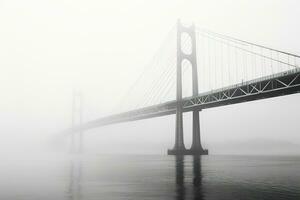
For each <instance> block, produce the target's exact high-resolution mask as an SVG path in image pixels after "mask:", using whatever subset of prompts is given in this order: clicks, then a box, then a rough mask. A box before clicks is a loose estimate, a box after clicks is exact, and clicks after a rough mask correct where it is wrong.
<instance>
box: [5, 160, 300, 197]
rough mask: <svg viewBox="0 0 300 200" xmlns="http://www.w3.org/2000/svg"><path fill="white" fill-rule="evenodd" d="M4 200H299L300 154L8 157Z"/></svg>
mask: <svg viewBox="0 0 300 200" xmlns="http://www.w3.org/2000/svg"><path fill="white" fill-rule="evenodd" d="M0 177H1V179H0V199H5V200H10V199H13V200H18V199H20V200H21V199H22V200H23V199H28V200H29V199H30V200H34V199H39V200H44V199H51V200H60V199H61V200H66V199H69V200H72V199H74V200H75V199H76V200H77V199H82V200H92V199H95V200H96V199H97V200H99V199H104V200H117V199H118V200H122V199H124V200H130V199H137V200H140V199H142V200H148V199H149V200H150V199H164V200H168V199H172V200H174V199H207V200H209V199H218V200H219V199H220V200H223V199H228V200H235V199H241V200H248V199H255V200H257V199H270V200H276V199H285V200H286V199H300V157H287V156H285V157H276V156H202V157H192V156H185V157H174V156H150V155H145V156H142V155H138V156H136V155H119V156H117V155H116V156H103V155H89V156H85V157H82V158H81V157H75V156H73V157H51V158H49V157H46V156H44V157H42V158H22V159H20V158H19V159H7V160H5V161H2V162H1V164H0Z"/></svg>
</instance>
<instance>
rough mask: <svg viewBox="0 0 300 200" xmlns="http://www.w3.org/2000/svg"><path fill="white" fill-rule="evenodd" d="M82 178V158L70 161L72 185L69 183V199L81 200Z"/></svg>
mask: <svg viewBox="0 0 300 200" xmlns="http://www.w3.org/2000/svg"><path fill="white" fill-rule="evenodd" d="M81 176H82V161H81V158H72V159H71V161H70V183H69V189H68V193H69V197H70V198H69V199H70V200H80V199H82V198H81Z"/></svg>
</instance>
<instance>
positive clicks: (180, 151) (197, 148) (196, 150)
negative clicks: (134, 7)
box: [168, 20, 208, 155]
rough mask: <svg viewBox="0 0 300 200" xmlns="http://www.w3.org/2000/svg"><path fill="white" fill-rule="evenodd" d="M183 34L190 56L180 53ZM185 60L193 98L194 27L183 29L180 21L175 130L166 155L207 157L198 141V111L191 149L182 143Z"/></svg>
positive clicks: (195, 76)
mask: <svg viewBox="0 0 300 200" xmlns="http://www.w3.org/2000/svg"><path fill="white" fill-rule="evenodd" d="M183 33H186V34H188V35H189V37H190V40H191V45H192V46H191V49H192V52H191V53H190V54H186V53H184V52H182V49H181V42H182V41H181V36H182V34H183ZM183 60H187V61H189V62H190V64H191V67H192V80H193V96H198V72H197V57H196V37H195V26H194V25H192V26H190V27H184V26H182V25H181V23H180V21H179V20H178V22H177V83H176V86H177V89H176V100H177V106H176V129H175V146H174V148H173V149H171V150H170V149H169V150H168V155H207V154H208V150H204V149H203V148H202V146H201V139H200V122H199V110H193V143H192V147H191V149H186V148H185V146H184V141H183V122H182V109H183V105H182V61H183Z"/></svg>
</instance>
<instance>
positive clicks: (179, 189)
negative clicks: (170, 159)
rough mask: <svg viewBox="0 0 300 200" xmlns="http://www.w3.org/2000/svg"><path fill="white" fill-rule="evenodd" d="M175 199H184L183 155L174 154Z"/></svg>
mask: <svg viewBox="0 0 300 200" xmlns="http://www.w3.org/2000/svg"><path fill="white" fill-rule="evenodd" d="M175 160H176V165H175V166H176V194H177V195H176V199H177V200H182V199H185V186H184V156H181V155H179V156H176V159H175Z"/></svg>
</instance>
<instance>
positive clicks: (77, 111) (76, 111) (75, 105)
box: [70, 92, 83, 153]
mask: <svg viewBox="0 0 300 200" xmlns="http://www.w3.org/2000/svg"><path fill="white" fill-rule="evenodd" d="M82 114H83V97H82V94H81V93H80V92H73V102H72V129H75V127H76V126H80V127H81V125H82ZM70 152H71V153H82V152H83V131H82V130H79V132H75V131H73V132H72V133H71V148H70Z"/></svg>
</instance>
